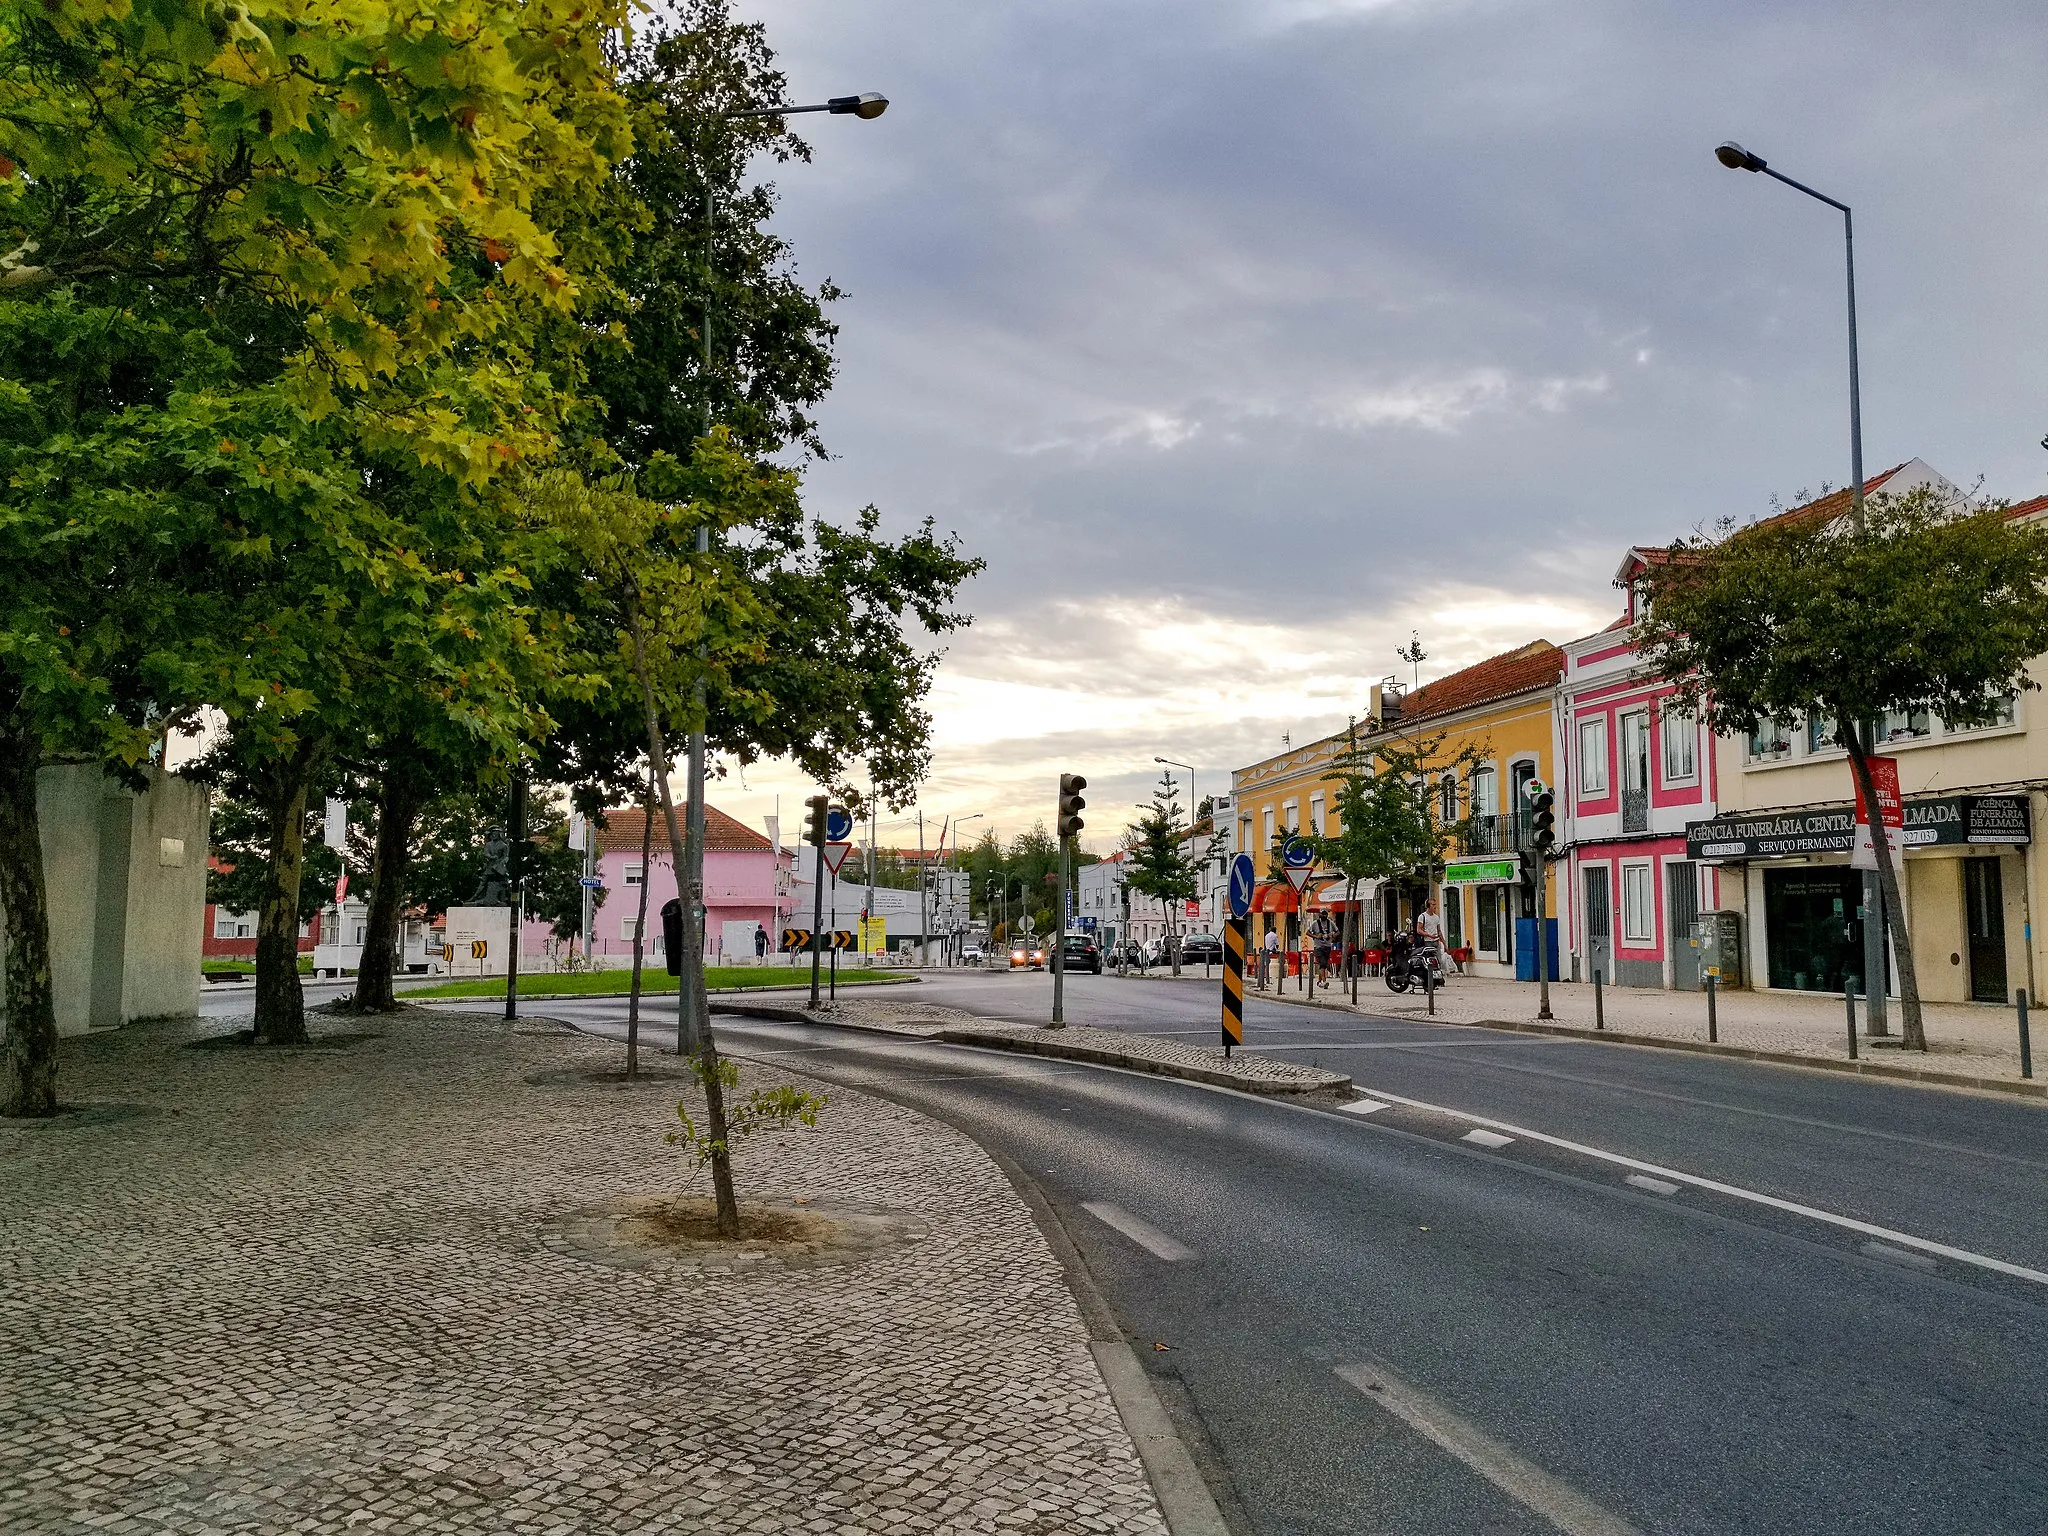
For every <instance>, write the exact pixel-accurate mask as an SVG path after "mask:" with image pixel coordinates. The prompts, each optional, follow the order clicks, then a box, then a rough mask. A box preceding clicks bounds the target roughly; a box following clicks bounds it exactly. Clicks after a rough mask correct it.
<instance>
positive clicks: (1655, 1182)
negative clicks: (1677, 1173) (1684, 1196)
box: [1622, 1173, 1678, 1195]
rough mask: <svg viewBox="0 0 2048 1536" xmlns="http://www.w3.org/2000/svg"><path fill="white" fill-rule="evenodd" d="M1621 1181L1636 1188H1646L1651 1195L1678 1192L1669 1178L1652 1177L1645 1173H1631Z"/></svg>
mask: <svg viewBox="0 0 2048 1536" xmlns="http://www.w3.org/2000/svg"><path fill="white" fill-rule="evenodd" d="M1622 1182H1623V1183H1624V1184H1633V1185H1634V1186H1635V1187H1636V1188H1637V1189H1647V1190H1648V1191H1649V1192H1650V1193H1651V1194H1653V1195H1675V1194H1677V1193H1678V1186H1677V1185H1676V1184H1674V1183H1672V1182H1671V1181H1670V1180H1669V1179H1653V1178H1651V1177H1650V1176H1649V1175H1648V1174H1647V1173H1632V1174H1630V1175H1629V1176H1628V1177H1627V1178H1626V1179H1624V1180H1622Z"/></svg>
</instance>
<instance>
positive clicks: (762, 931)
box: [754, 923, 768, 960]
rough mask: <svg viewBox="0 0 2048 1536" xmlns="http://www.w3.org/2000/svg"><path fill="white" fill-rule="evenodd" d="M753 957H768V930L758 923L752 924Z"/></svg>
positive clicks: (758, 958)
mask: <svg viewBox="0 0 2048 1536" xmlns="http://www.w3.org/2000/svg"><path fill="white" fill-rule="evenodd" d="M754 958H755V959H756V960H765V959H767V958H768V930H767V929H766V928H763V927H762V926H761V925H760V924H759V923H756V924H754Z"/></svg>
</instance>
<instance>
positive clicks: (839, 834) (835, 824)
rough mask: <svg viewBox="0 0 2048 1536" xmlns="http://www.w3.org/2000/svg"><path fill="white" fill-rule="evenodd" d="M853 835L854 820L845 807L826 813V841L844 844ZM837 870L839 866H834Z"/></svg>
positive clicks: (835, 808)
mask: <svg viewBox="0 0 2048 1536" xmlns="http://www.w3.org/2000/svg"><path fill="white" fill-rule="evenodd" d="M852 833H853V818H852V817H851V816H849V815H847V814H846V808H845V807H844V806H839V805H835V806H833V807H832V809H830V810H829V811H827V812H826V813H825V841H826V842H828V843H843V842H845V841H846V839H847V838H848V837H849V836H851V835H852ZM833 867H834V868H835V869H836V868H837V867H838V866H837V865H834V866H833Z"/></svg>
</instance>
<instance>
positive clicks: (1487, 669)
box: [1401, 640, 1564, 722]
mask: <svg viewBox="0 0 2048 1536" xmlns="http://www.w3.org/2000/svg"><path fill="white" fill-rule="evenodd" d="M1563 675H1564V652H1563V651H1561V650H1559V649H1558V648H1557V647H1556V646H1554V645H1552V644H1551V643H1550V642H1549V641H1548V640H1532V641H1530V642H1529V643H1528V644H1527V645H1525V646H1522V647H1521V648H1520V649H1519V650H1513V651H1506V652H1503V653H1502V654H1501V655H1499V656H1493V657H1489V658H1488V659H1487V660H1485V661H1482V662H1479V663H1478V664H1477V665H1475V666H1470V667H1467V668H1465V670H1464V671H1462V672H1453V673H1452V674H1451V675H1450V676H1449V677H1440V678H1438V679H1437V680H1436V681H1435V682H1433V683H1426V684H1424V685H1423V686H1422V687H1421V688H1418V689H1417V690H1416V691H1415V692H1413V693H1411V694H1409V695H1408V697H1407V698H1406V699H1405V700H1403V701H1402V704H1401V719H1402V721H1403V722H1406V721H1410V720H1416V719H1420V718H1422V717H1423V716H1426V715H1447V714H1450V713H1452V712H1453V711H1454V710H1460V709H1470V708H1472V707H1473V706H1474V705H1476V704H1487V703H1491V702H1492V701H1493V700H1495V699H1505V698H1510V697H1512V696H1513V695H1515V694H1518V693H1528V692H1529V691H1531V690H1532V689H1536V688H1548V687H1550V686H1551V685H1552V684H1554V683H1555V682H1556V681H1557V680H1558V678H1560V677H1562V676H1563Z"/></svg>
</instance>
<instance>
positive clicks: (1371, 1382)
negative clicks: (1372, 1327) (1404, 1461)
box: [1337, 1363, 1636, 1536]
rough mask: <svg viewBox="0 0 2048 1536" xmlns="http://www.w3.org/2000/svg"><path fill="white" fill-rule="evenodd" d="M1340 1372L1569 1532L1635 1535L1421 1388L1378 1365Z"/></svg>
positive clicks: (1364, 1394) (1569, 1534) (1350, 1367)
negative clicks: (1409, 1383)
mask: <svg viewBox="0 0 2048 1536" xmlns="http://www.w3.org/2000/svg"><path fill="white" fill-rule="evenodd" d="M1337 1375H1338V1376H1339V1377H1341V1378H1342V1379H1343V1380H1344V1381H1345V1382H1346V1383H1348V1384H1349V1385H1351V1386H1353V1387H1356V1388H1357V1389H1358V1392H1359V1394H1360V1395H1361V1396H1362V1397H1364V1398H1365V1400H1366V1401H1367V1402H1369V1403H1375V1404H1377V1405H1378V1406H1379V1407H1381V1408H1383V1409H1385V1410H1386V1411H1387V1412H1388V1413H1390V1414H1392V1415H1393V1416H1394V1417H1395V1418H1397V1419H1399V1420H1400V1421H1401V1422H1402V1423H1403V1424H1406V1425H1407V1426H1408V1427H1409V1428H1410V1429H1412V1430H1414V1431H1415V1432H1416V1433H1417V1434H1419V1435H1421V1436H1422V1437H1423V1438H1424V1439H1426V1440H1429V1441H1431V1442H1433V1443H1434V1444H1436V1445H1438V1446H1440V1447H1442V1448H1443V1449H1444V1450H1446V1451H1449V1452H1450V1453H1451V1454H1452V1455H1453V1456H1455V1457H1457V1458H1458V1460H1460V1461H1462V1462H1463V1463H1464V1464H1465V1465H1466V1466H1468V1467H1470V1468H1471V1469H1472V1470H1473V1471H1474V1472H1477V1473H1478V1474H1479V1475H1480V1476H1481V1477H1483V1478H1485V1479H1486V1480H1487V1481H1488V1482H1489V1483H1491V1484H1493V1486H1494V1487H1496V1488H1498V1489H1500V1491H1501V1492H1502V1493H1505V1494H1506V1495H1507V1496H1508V1497H1509V1498H1511V1499H1513V1500H1514V1501H1515V1502H1516V1503H1518V1504H1520V1505H1522V1506H1523V1507H1524V1508H1526V1509H1529V1510H1533V1511H1534V1512H1535V1513H1536V1514H1538V1515H1541V1516H1542V1517H1543V1518H1544V1519H1545V1520H1548V1521H1549V1522H1550V1523H1551V1524H1552V1525H1554V1526H1556V1527H1557V1528H1558V1529H1559V1530H1560V1531H1563V1532H1564V1533H1565V1536H1636V1528H1635V1527H1634V1526H1632V1525H1630V1524H1629V1523H1628V1522H1627V1521H1626V1520H1624V1519H1622V1518H1621V1517H1620V1516H1619V1515H1616V1514H1613V1513H1611V1512H1610V1511H1608V1510H1606V1509H1603V1508H1602V1507H1601V1506H1600V1505H1598V1504H1595V1503H1594V1502H1593V1501H1592V1500H1591V1499H1589V1498H1587V1497H1586V1496H1585V1495H1584V1494H1583V1493H1580V1492H1579V1490H1578V1489H1576V1488H1574V1487H1572V1486H1571V1484H1569V1483H1566V1482H1563V1481H1561V1480H1559V1479H1558V1478H1555V1477H1553V1476H1551V1474H1550V1473H1548V1472H1546V1471H1544V1470H1543V1469H1542V1468H1541V1467H1539V1466H1537V1465H1536V1463H1534V1462H1533V1461H1530V1460H1529V1459H1528V1458H1527V1457H1524V1456H1520V1455H1517V1454H1516V1453H1515V1452H1514V1451H1511V1450H1509V1449H1508V1448H1507V1447H1506V1446H1505V1445H1503V1444H1501V1443H1500V1441H1498V1440H1496V1439H1494V1438H1493V1436H1491V1435H1489V1434H1488V1433H1487V1432H1486V1431H1485V1430H1483V1429H1481V1428H1480V1427H1479V1426H1478V1425H1476V1424H1473V1423H1470V1422H1469V1421H1467V1420H1465V1419H1463V1418H1460V1417H1459V1416H1458V1415H1457V1414H1455V1413H1453V1412H1452V1411H1451V1410H1450V1409H1449V1408H1447V1407H1445V1406H1444V1405H1443V1404H1442V1403H1440V1402H1438V1401H1436V1399H1434V1398H1432V1397H1430V1396H1429V1395H1428V1394H1427V1393H1425V1392H1422V1391H1421V1390H1419V1389H1418V1388H1415V1387H1411V1386H1409V1385H1408V1383H1406V1382H1404V1381H1402V1380H1400V1379H1399V1378H1397V1377H1395V1376H1393V1375H1390V1374H1389V1373H1388V1372H1387V1371H1386V1370H1385V1369H1383V1368H1382V1367H1380V1366H1378V1365H1376V1364H1365V1363H1361V1364H1357V1365H1340V1366H1338V1367H1337Z"/></svg>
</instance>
